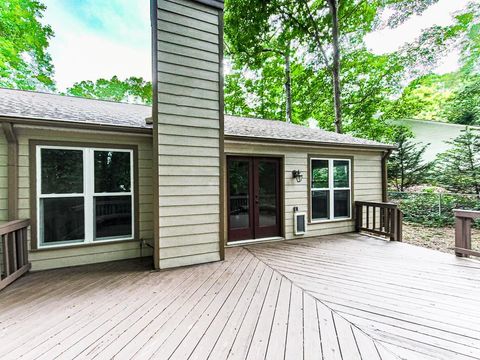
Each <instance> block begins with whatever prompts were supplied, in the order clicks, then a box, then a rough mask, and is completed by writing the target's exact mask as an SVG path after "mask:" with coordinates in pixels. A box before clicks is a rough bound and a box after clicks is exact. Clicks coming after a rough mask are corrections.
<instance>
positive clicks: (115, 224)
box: [36, 146, 134, 247]
mask: <svg viewBox="0 0 480 360" xmlns="http://www.w3.org/2000/svg"><path fill="white" fill-rule="evenodd" d="M36 161H37V209H38V214H37V223H38V225H37V234H38V239H39V246H40V247H52V246H59V245H71V244H83V243H87V244H88V243H95V242H101V241H111V240H131V239H133V234H134V215H133V214H134V198H133V151H132V150H119V149H101V148H100V149H95V148H80V147H55V146H37V159H36Z"/></svg>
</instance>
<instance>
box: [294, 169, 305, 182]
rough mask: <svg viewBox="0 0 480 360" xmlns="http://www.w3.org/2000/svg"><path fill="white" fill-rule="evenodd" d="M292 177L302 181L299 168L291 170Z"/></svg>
mask: <svg viewBox="0 0 480 360" xmlns="http://www.w3.org/2000/svg"><path fill="white" fill-rule="evenodd" d="M292 177H293V178H294V179H295V180H297V182H302V180H303V174H302V172H301V171H300V170H293V171H292Z"/></svg>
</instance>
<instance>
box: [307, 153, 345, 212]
mask: <svg viewBox="0 0 480 360" xmlns="http://www.w3.org/2000/svg"><path fill="white" fill-rule="evenodd" d="M310 191H311V194H310V195H311V197H310V204H311V209H310V214H311V219H312V221H326V220H339V219H350V218H351V212H352V206H351V203H352V201H351V196H352V195H351V194H352V189H351V161H350V160H349V159H315V158H314V159H311V160H310Z"/></svg>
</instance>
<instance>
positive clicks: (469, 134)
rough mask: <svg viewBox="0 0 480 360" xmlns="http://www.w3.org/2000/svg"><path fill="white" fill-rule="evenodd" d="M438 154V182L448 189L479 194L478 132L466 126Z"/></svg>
mask: <svg viewBox="0 0 480 360" xmlns="http://www.w3.org/2000/svg"><path fill="white" fill-rule="evenodd" d="M448 143H449V144H450V145H452V148H451V149H450V150H447V151H446V152H445V153H443V154H440V155H439V156H438V160H437V165H436V174H437V180H438V182H439V183H440V184H441V185H442V186H444V187H445V188H447V189H448V190H450V191H454V192H461V193H475V194H477V195H480V132H479V131H478V130H473V129H470V128H466V129H465V130H463V131H462V134H461V135H460V136H458V137H457V138H455V139H454V140H453V141H450V142H448Z"/></svg>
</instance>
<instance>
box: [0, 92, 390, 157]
mask: <svg viewBox="0 0 480 360" xmlns="http://www.w3.org/2000/svg"><path fill="white" fill-rule="evenodd" d="M151 111H152V110H151V107H150V106H145V105H135V104H124V103H116V102H111V101H102V100H94V99H85V98H77V97H70V96H61V95H56V94H47V93H39V92H31V91H20V90H10V89H0V118H1V117H4V118H5V117H7V118H23V119H32V120H52V121H63V122H74V123H82V124H96V125H107V126H117V127H123V128H125V127H126V128H141V129H149V128H151V127H152V126H151V125H150V124H147V123H146V119H147V118H149V117H151ZM225 135H226V136H235V137H241V138H246V139H247V138H250V139H265V141H268V140H269V139H272V140H280V141H281V140H284V141H293V142H297V141H298V142H309V143H310V142H311V143H313V144H315V143H321V144H332V145H339V144H340V145H354V146H365V147H380V148H389V147H392V146H390V145H385V144H381V143H378V142H375V141H370V140H365V139H360V138H355V137H352V136H349V135H341V134H337V133H334V132H329V131H325V130H321V129H312V128H307V127H304V126H300V125H295V124H288V123H285V122H281V121H274V120H263V119H254V118H243V117H237V116H229V115H225Z"/></svg>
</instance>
